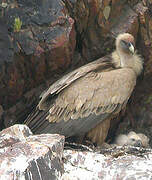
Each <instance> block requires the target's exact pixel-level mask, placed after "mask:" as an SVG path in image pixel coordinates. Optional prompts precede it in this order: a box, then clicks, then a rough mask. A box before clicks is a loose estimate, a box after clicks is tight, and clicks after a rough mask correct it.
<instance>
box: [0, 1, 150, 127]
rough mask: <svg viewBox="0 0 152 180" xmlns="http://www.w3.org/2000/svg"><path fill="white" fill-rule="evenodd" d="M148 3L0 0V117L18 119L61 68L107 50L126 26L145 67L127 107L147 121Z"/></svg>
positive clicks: (10, 121)
mask: <svg viewBox="0 0 152 180" xmlns="http://www.w3.org/2000/svg"><path fill="white" fill-rule="evenodd" d="M151 6H152V1H151V0H136V1H133V0H132V1H131V0H117V1H116V0H103V1H100V0H66V1H65V0H58V1H56V0H52V1H49V0H47V1H19V0H18V1H8V0H6V1H5V2H3V1H2V0H0V17H1V18H0V80H1V83H0V92H1V93H0V104H1V106H2V107H3V111H2V112H1V114H3V119H2V120H1V123H2V121H3V124H4V125H5V127H6V126H9V125H11V124H14V123H15V122H16V121H18V122H21V121H22V119H23V117H24V116H26V115H27V114H28V113H29V112H30V110H31V106H33V103H34V102H35V101H37V99H38V96H39V94H40V93H41V92H42V90H43V89H45V88H47V87H48V85H50V84H51V83H52V82H53V81H55V80H56V79H57V78H59V77H60V76H62V74H63V72H65V71H71V70H72V69H74V68H76V67H78V66H80V65H82V64H85V63H87V62H89V61H93V60H95V59H97V58H99V57H101V56H103V55H105V54H108V53H110V52H111V51H112V49H113V48H114V38H115V36H116V35H117V34H119V33H121V32H130V33H132V34H133V35H134V36H135V37H136V45H137V48H138V49H139V52H140V53H141V54H142V56H143V57H144V64H145V70H144V76H143V77H142V78H141V79H139V82H138V84H137V87H136V89H135V92H134V94H133V96H132V99H131V102H130V104H129V107H128V111H127V112H130V111H132V117H133V118H134V119H135V120H136V121H135V122H136V123H137V124H138V125H140V126H142V125H143V124H144V125H148V126H151V125H152V111H151V109H152V92H151V89H152V83H151V82H152V9H151ZM18 17H19V20H20V21H19V22H17V21H16V19H17V18H18ZM40 84H41V86H40ZM38 86H39V88H38ZM35 87H36V89H33V88H35ZM130 109H131V110H130ZM128 114H129V113H127V114H126V116H125V120H126V121H128V119H130V116H129V115H128Z"/></svg>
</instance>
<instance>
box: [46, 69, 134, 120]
mask: <svg viewBox="0 0 152 180" xmlns="http://www.w3.org/2000/svg"><path fill="white" fill-rule="evenodd" d="M135 84H136V75H135V73H134V72H133V71H132V70H131V69H129V68H124V69H117V70H112V71H110V72H101V73H99V72H98V73H95V72H91V73H88V74H87V75H86V76H84V77H81V78H80V79H78V80H77V81H75V83H72V84H71V85H70V86H68V87H66V88H65V89H64V90H63V91H61V92H60V94H59V95H58V97H57V98H56V100H55V102H54V104H53V107H52V108H56V109H57V111H56V112H60V114H59V113H56V112H55V113H52V108H50V114H49V116H48V117H47V118H48V120H49V121H50V122H60V121H61V120H63V119H64V121H68V120H69V119H78V118H83V117H87V116H89V115H90V114H93V113H95V114H101V113H102V114H104V113H112V112H114V111H115V109H116V108H117V106H118V105H119V106H120V105H124V104H126V103H127V101H128V99H129V97H130V95H131V93H132V91H133V89H134V86H135ZM120 107H121V106H120ZM62 109H64V111H63V112H62ZM120 110H121V108H119V111H120ZM61 112H62V113H61Z"/></svg>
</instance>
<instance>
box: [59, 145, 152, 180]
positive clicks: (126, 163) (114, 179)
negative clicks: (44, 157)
mask: <svg viewBox="0 0 152 180" xmlns="http://www.w3.org/2000/svg"><path fill="white" fill-rule="evenodd" d="M132 150H134V151H136V152H137V155H133V153H132V154H129V153H125V152H124V150H122V149H121V148H120V149H119V148H118V151H117V152H116V153H115V154H113V155H110V156H104V155H103V154H99V153H93V152H79V151H75V150H65V151H64V158H65V163H64V168H65V173H64V175H63V176H62V178H61V179H62V180H82V179H83V180H94V179H96V180H100V179H102V180H107V179H108V180H118V179H127V180H129V179H133V180H140V179H142V180H150V179H151V178H152V168H151V167H152V152H151V150H149V151H147V152H146V151H145V150H144V151H143V152H142V150H141V151H140V150H139V149H132ZM128 152H129V151H128Z"/></svg>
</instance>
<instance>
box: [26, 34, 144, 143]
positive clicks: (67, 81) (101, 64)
mask: <svg viewBox="0 0 152 180" xmlns="http://www.w3.org/2000/svg"><path fill="white" fill-rule="evenodd" d="M134 44H135V43H134V38H133V36H132V35H130V34H128V33H124V34H120V35H119V36H118V37H117V39H116V50H115V51H114V52H113V53H112V54H111V55H108V56H105V57H103V58H100V59H98V60H96V61H94V62H91V63H89V64H87V65H85V66H82V67H80V68H78V69H76V70H75V71H72V72H71V73H69V74H67V75H65V76H63V78H61V79H60V80H58V81H57V82H55V83H54V84H53V85H52V86H50V88H49V89H48V90H47V91H46V92H45V93H44V94H43V95H42V97H41V100H40V102H39V104H38V106H37V110H36V111H35V112H34V113H31V115H30V116H29V117H28V118H27V120H26V122H25V123H26V124H27V125H28V126H29V127H30V128H31V130H32V131H33V132H35V133H59V134H62V135H65V136H66V137H70V136H81V135H84V134H86V133H87V136H88V137H89V138H90V139H91V140H92V141H93V142H96V143H98V144H101V143H102V142H103V141H104V140H105V138H106V136H107V132H108V129H109V126H110V121H111V119H112V118H113V117H115V116H117V115H118V114H119V112H120V111H121V110H122V109H124V108H125V106H126V104H127V101H128V99H129V97H130V95H131V93H132V91H133V89H134V86H135V84H136V78H137V76H138V75H139V74H140V73H141V71H142V67H143V66H142V60H141V58H140V57H139V56H138V55H137V54H136V52H134Z"/></svg>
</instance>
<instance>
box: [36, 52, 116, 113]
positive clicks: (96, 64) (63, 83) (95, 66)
mask: <svg viewBox="0 0 152 180" xmlns="http://www.w3.org/2000/svg"><path fill="white" fill-rule="evenodd" d="M112 66H113V64H112V63H111V55H108V56H105V57H104V58H100V59H98V60H96V61H93V62H91V63H88V64H86V65H84V66H82V67H80V68H78V69H76V70H74V71H72V72H70V73H69V74H67V75H65V76H63V77H62V78H61V79H59V80H58V81H56V82H55V83H54V84H53V85H51V86H50V88H49V89H48V90H47V91H46V92H44V93H42V96H41V100H40V102H39V104H38V107H39V109H40V110H46V109H47V108H48V106H50V97H52V96H54V95H56V94H59V93H60V92H61V91H62V90H63V89H65V88H66V87H68V86H69V85H70V84H71V83H73V82H74V81H76V80H78V79H79V78H81V77H83V76H85V75H86V74H88V73H89V72H92V71H98V70H100V71H101V70H102V71H104V70H107V69H108V70H110V69H112V68H113V67H112ZM47 100H48V101H47Z"/></svg>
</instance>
